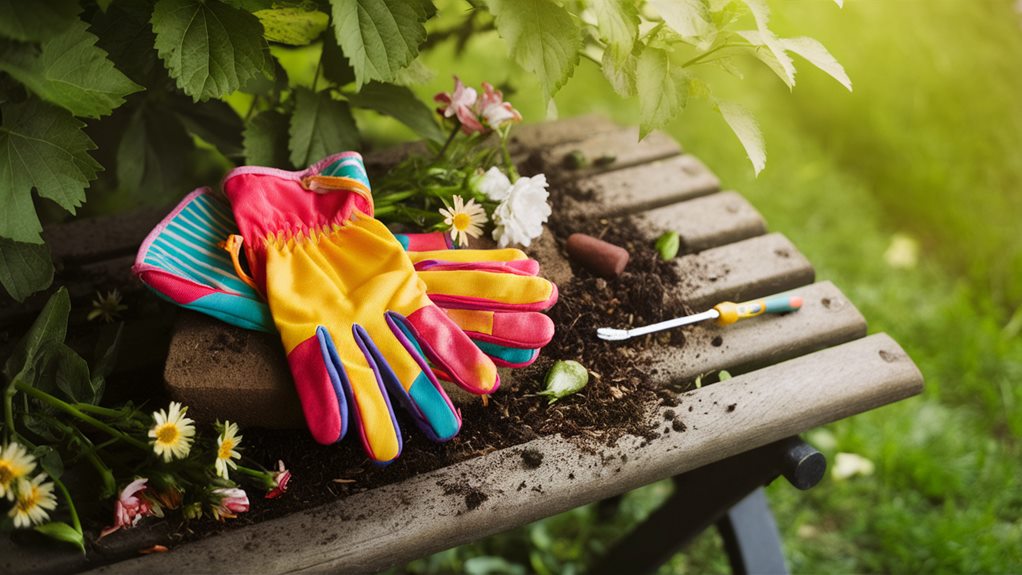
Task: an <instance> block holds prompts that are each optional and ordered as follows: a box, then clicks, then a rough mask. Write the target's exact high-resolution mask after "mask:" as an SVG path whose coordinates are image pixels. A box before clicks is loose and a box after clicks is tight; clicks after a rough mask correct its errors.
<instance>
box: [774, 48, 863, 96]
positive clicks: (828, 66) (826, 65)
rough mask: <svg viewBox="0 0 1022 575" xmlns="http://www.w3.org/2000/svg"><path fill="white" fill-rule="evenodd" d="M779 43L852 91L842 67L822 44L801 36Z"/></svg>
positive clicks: (849, 81)
mask: <svg viewBox="0 0 1022 575" xmlns="http://www.w3.org/2000/svg"><path fill="white" fill-rule="evenodd" d="M781 45H782V46H784V48H785V49H787V50H789V51H791V52H794V53H796V54H798V55H799V56H802V57H803V58H805V59H806V60H808V61H809V63H810V64H812V65H813V66H816V67H817V68H819V69H820V70H822V71H823V72H825V73H826V74H827V75H829V76H830V77H831V78H834V79H835V80H837V81H838V83H839V84H841V85H842V86H844V87H845V88H847V89H848V91H849V92H851V91H852V80H851V79H850V78H849V77H848V74H847V73H845V69H844V67H843V66H842V65H841V63H840V62H838V61H837V59H835V58H834V56H831V55H830V52H828V51H827V48H825V47H824V46H823V44H821V43H819V42H818V41H816V40H814V39H812V38H807V37H805V36H803V37H801V38H784V39H782V40H781Z"/></svg>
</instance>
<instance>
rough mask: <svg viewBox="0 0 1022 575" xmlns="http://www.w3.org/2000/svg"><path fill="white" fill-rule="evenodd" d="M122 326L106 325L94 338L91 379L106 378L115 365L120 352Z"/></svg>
mask: <svg viewBox="0 0 1022 575" xmlns="http://www.w3.org/2000/svg"><path fill="white" fill-rule="evenodd" d="M123 333H124V324H123V323H117V324H116V325H112V324H110V325H106V326H104V328H103V330H102V331H100V333H99V337H98V338H96V349H95V352H94V353H93V364H92V369H91V371H92V377H93V379H95V378H97V377H106V376H108V375H110V374H111V373H112V372H113V370H114V367H115V366H116V365H117V356H118V355H119V354H120V351H121V335H122V334H123Z"/></svg>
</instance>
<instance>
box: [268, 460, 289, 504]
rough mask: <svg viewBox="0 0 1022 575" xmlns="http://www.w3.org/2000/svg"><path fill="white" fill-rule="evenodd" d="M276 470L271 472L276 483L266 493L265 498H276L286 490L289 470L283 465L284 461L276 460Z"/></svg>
mask: <svg viewBox="0 0 1022 575" xmlns="http://www.w3.org/2000/svg"><path fill="white" fill-rule="evenodd" d="M277 468H278V471H277V472H276V473H274V474H273V481H274V482H275V483H276V486H274V488H273V489H271V490H270V491H269V492H267V493H266V498H267V499H276V498H278V497H280V496H281V495H283V494H284V492H285V491H287V485H288V483H291V472H290V471H289V470H287V469H286V468H285V467H284V462H283V461H280V460H278V461H277Z"/></svg>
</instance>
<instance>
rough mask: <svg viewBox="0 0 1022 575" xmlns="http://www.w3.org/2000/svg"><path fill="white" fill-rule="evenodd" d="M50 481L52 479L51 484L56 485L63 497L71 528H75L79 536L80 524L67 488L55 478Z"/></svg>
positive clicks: (80, 531)
mask: <svg viewBox="0 0 1022 575" xmlns="http://www.w3.org/2000/svg"><path fill="white" fill-rule="evenodd" d="M50 479H53V484H54V485H56V486H57V489H59V490H60V492H61V493H62V494H63V495H64V500H65V501H67V510H68V512H69V513H71V526H72V527H74V528H75V531H77V532H78V534H79V535H81V534H82V522H81V520H80V519H78V510H77V509H76V508H75V502H74V500H73V499H71V492H69V491H68V490H67V487H66V486H65V485H64V482H63V481H61V480H59V479H57V478H56V477H51V478H50Z"/></svg>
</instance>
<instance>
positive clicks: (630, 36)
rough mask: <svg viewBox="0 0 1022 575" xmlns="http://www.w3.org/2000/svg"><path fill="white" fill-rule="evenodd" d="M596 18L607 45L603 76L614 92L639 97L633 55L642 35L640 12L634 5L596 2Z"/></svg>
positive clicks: (609, 0) (605, 0)
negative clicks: (636, 93)
mask: <svg viewBox="0 0 1022 575" xmlns="http://www.w3.org/2000/svg"><path fill="white" fill-rule="evenodd" d="M590 8H592V10H593V12H594V13H595V15H596V24H597V28H598V30H599V33H600V38H601V39H602V40H603V41H604V43H606V44H607V47H606V49H604V51H603V59H602V63H601V64H602V69H603V75H604V76H605V77H606V78H607V81H608V82H610V85H611V86H612V87H613V88H614V91H615V92H617V93H618V94H621V95H622V96H624V97H631V96H632V95H633V94H635V64H636V59H635V55H634V54H633V51H632V49H633V47H634V46H635V39H636V38H637V37H638V33H639V11H638V9H637V8H636V7H635V4H634V3H632V2H625V1H623V0H595V1H594V2H592V3H591V4H590Z"/></svg>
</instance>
